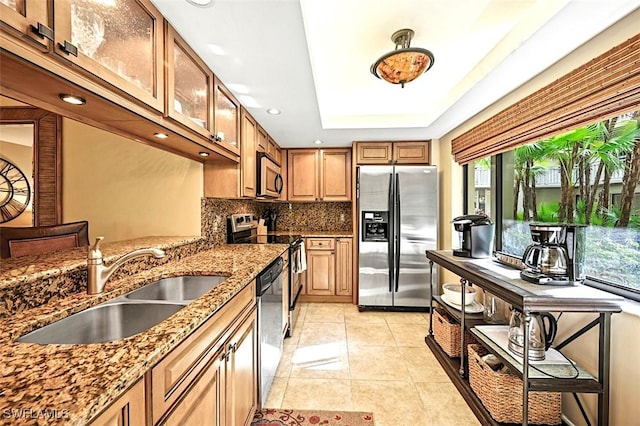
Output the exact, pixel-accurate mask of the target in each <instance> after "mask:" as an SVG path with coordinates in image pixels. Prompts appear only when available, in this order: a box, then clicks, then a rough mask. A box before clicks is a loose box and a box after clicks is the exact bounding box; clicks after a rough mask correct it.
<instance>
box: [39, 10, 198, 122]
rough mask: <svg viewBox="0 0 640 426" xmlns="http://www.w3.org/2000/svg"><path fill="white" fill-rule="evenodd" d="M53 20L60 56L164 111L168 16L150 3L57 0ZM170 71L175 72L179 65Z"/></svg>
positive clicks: (90, 75) (95, 76) (56, 44)
mask: <svg viewBox="0 0 640 426" xmlns="http://www.w3.org/2000/svg"><path fill="white" fill-rule="evenodd" d="M40 2H41V3H46V2H45V1H42V0H41V1H40ZM33 3H36V2H33ZM53 21H54V28H55V37H54V40H55V43H54V49H53V50H54V52H55V53H56V54H57V55H58V56H59V57H61V58H64V59H66V60H69V61H71V62H72V63H73V64H74V65H76V66H78V67H80V68H81V69H82V70H84V71H85V72H86V75H88V76H89V77H90V78H99V79H101V80H103V81H106V82H107V83H109V84H110V85H112V87H115V88H117V89H119V90H121V91H122V92H124V93H126V94H127V95H129V96H130V97H133V98H135V99H137V100H140V101H142V102H144V103H145V104H147V105H149V106H151V107H153V108H155V109H156V110H157V111H163V110H164V106H165V105H164V68H163V66H164V60H163V50H162V47H163V46H164V40H163V39H164V26H163V25H164V20H163V17H162V15H161V14H160V12H158V10H157V9H156V8H155V7H154V6H153V5H152V4H151V2H150V1H148V0H121V1H118V2H114V5H113V6H111V7H104V6H102V5H100V4H99V2H77V1H72V0H60V1H58V0H56V1H55V9H54V11H53ZM181 46H185V45H184V44H183V43H181ZM168 59H169V61H170V64H173V62H171V58H168ZM168 70H170V71H169V74H170V75H171V74H172V73H173V67H172V66H169V67H168ZM181 71H182V72H184V70H181ZM185 107H186V106H185Z"/></svg>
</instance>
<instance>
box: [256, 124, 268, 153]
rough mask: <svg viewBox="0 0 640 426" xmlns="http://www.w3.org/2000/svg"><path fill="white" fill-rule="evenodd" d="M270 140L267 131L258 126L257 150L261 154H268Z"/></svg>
mask: <svg viewBox="0 0 640 426" xmlns="http://www.w3.org/2000/svg"><path fill="white" fill-rule="evenodd" d="M268 138H269V136H268V135H267V131H266V130H264V129H263V128H262V126H260V125H259V126H258V147H257V150H258V151H260V152H267V147H268V146H269V144H268V142H267V141H268Z"/></svg>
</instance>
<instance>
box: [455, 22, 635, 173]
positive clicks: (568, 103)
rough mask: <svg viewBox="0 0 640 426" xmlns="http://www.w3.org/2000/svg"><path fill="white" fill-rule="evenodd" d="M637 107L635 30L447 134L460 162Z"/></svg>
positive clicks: (508, 148)
mask: <svg viewBox="0 0 640 426" xmlns="http://www.w3.org/2000/svg"><path fill="white" fill-rule="evenodd" d="M638 108H640V34H638V35H636V36H634V37H633V38H631V39H629V40H627V41H626V42H624V43H622V44H620V45H619V46H616V47H614V48H613V49H611V50H609V51H608V52H606V53H605V54H603V55H601V56H599V57H597V58H595V59H593V60H591V61H589V62H588V63H586V64H584V65H582V66H581V67H579V68H577V69H575V70H573V71H572V72H570V73H569V74H566V75H565V76H563V77H561V78H559V79H558V80H556V81H554V82H553V83H551V84H549V85H547V86H546V87H544V88H543V89H540V90H538V91H537V92H535V93H533V94H531V95H529V96H528V97H526V98H524V99H522V100H521V101H519V102H517V103H515V104H514V105H511V106H510V107H508V108H507V109H505V110H503V111H501V112H500V113H498V114H496V115H495V116H493V117H491V118H490V119H488V120H486V121H484V122H483V123H481V124H479V125H478V126H476V127H474V128H473V129H471V130H469V131H467V132H465V133H463V134H462V135H460V136H459V137H457V138H455V139H453V141H452V143H451V153H452V154H453V155H454V157H455V160H456V162H458V163H460V164H466V163H469V162H471V161H474V160H477V159H480V158H484V157H487V156H490V155H495V154H499V153H501V152H504V151H508V150H510V149H513V148H515V147H517V146H520V145H524V144H526V143H532V142H535V141H537V140H540V139H544V138H547V137H551V136H553V135H557V134H559V133H562V132H565V131H569V130H572V129H575V128H578V127H580V126H583V125H586V124H590V123H593V122H595V121H598V120H601V119H605V118H608V117H612V116H615V115H619V114H623V113H625V112H629V111H632V110H634V109H638Z"/></svg>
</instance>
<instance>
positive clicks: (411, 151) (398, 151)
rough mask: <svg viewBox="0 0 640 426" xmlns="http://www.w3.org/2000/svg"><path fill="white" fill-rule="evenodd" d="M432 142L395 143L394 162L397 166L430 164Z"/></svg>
mask: <svg viewBox="0 0 640 426" xmlns="http://www.w3.org/2000/svg"><path fill="white" fill-rule="evenodd" d="M429 151H430V141H416V142H394V144H393V161H394V162H395V163H397V164H430V161H431V158H430V155H429Z"/></svg>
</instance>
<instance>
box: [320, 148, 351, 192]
mask: <svg viewBox="0 0 640 426" xmlns="http://www.w3.org/2000/svg"><path fill="white" fill-rule="evenodd" d="M320 158H321V165H320V166H321V169H320V173H321V175H320V200H322V201H350V200H351V150H350V149H323V150H320Z"/></svg>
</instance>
